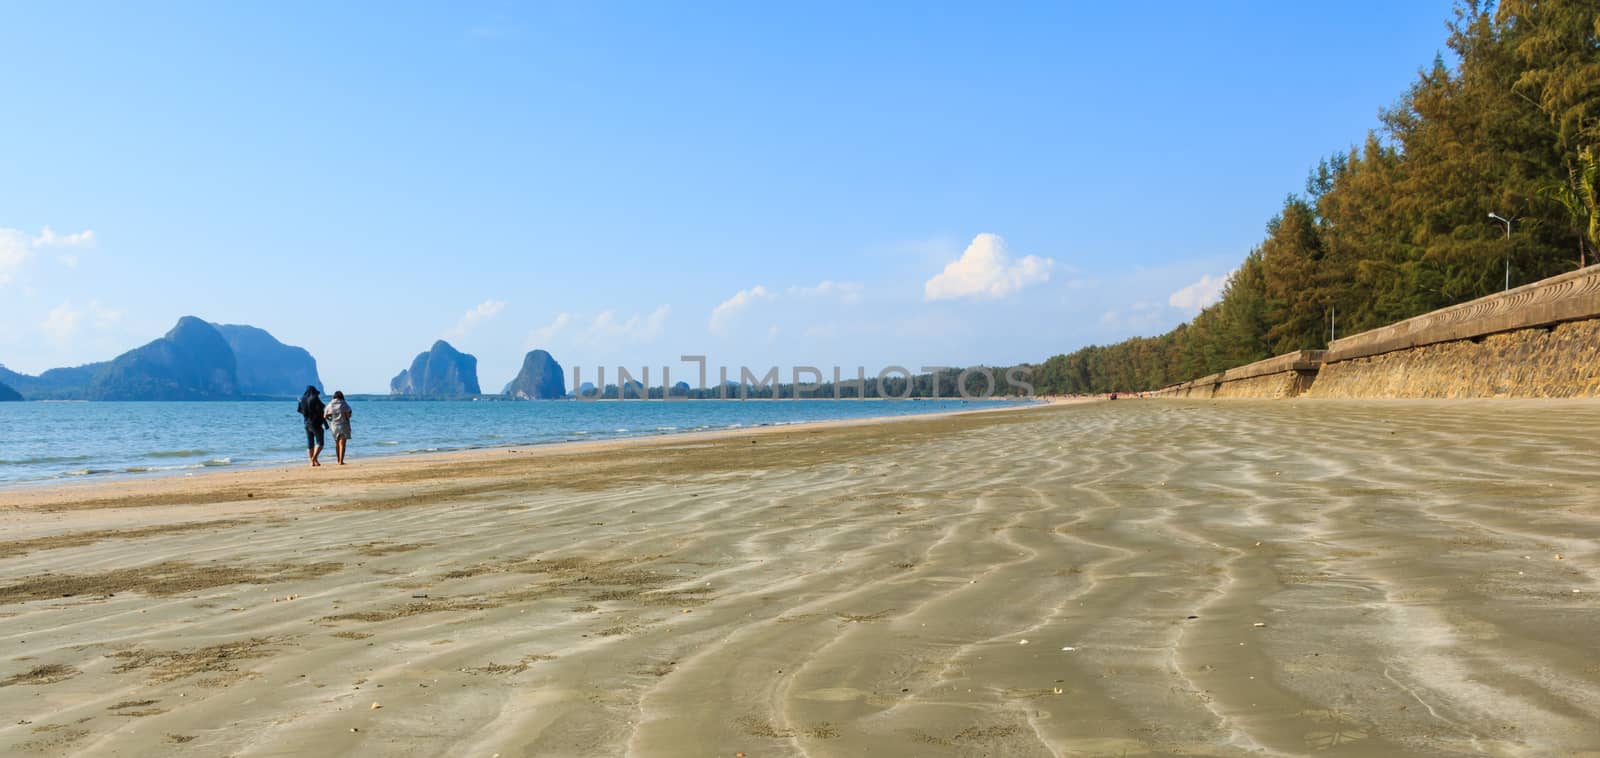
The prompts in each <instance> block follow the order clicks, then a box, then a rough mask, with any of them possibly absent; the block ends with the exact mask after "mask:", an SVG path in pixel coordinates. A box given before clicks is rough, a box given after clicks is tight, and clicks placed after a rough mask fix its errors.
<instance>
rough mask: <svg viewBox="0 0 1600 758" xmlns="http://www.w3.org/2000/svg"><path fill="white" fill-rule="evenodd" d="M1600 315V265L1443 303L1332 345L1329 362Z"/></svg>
mask: <svg viewBox="0 0 1600 758" xmlns="http://www.w3.org/2000/svg"><path fill="white" fill-rule="evenodd" d="M1597 316H1600V266H1590V267H1588V268H1582V269H1578V270H1577V271H1573V272H1571V273H1566V274H1561V275H1560V276H1553V277H1550V278H1549V279H1543V280H1540V281H1537V282H1534V283H1533V284H1525V285H1523V286H1521V287H1518V288H1516V289H1514V290H1510V291H1507V292H1501V293H1498V294H1494V295H1489V296H1488V297H1480V298H1478V299H1477V300H1473V301H1470V302H1466V303H1462V304H1460V305H1454V306H1451V307H1449V308H1441V309H1439V310H1436V311H1432V312H1430V313H1424V314H1422V315H1421V316H1417V317H1415V318H1409V319H1406V320H1405V321H1397V322H1395V323H1393V324H1390V325H1388V326H1381V327H1378V328H1377V329H1372V330H1369V331H1365V332H1362V333H1360V334H1353V335H1351V336H1349V337H1345V338H1342V339H1337V340H1334V341H1333V343H1332V344H1330V345H1328V350H1327V354H1326V355H1325V356H1324V357H1323V360H1324V361H1325V362H1327V363H1337V362H1339V361H1348V360H1351V359H1354V358H1365V357H1368V356H1372V355H1381V354H1383V353H1392V352H1394V351H1396V350H1406V349H1409V348H1414V347H1422V346H1423V345H1433V344H1437V343H1440V342H1454V341H1456V340H1466V339H1473V338H1475V337H1483V336H1486V335H1490V334H1499V333H1501V332H1510V331H1516V330H1518V329H1529V328H1532V327H1538V326H1549V325H1552V324H1559V323H1562V322H1566V321H1581V320H1585V319H1592V318H1595V317H1597Z"/></svg>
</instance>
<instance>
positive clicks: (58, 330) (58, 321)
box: [39, 300, 122, 344]
mask: <svg viewBox="0 0 1600 758" xmlns="http://www.w3.org/2000/svg"><path fill="white" fill-rule="evenodd" d="M85 317H88V321H87V323H89V324H90V325H92V326H93V327H94V328H95V329H98V330H106V329H110V328H111V327H113V326H115V325H116V324H117V322H118V321H121V320H122V311H118V310H113V309H111V308H107V307H105V306H103V305H101V304H100V301H98V300H91V301H89V305H88V306H87V309H86V310H85V309H80V308H76V307H74V306H73V305H72V301H70V300H69V301H66V302H63V303H62V304H60V305H58V306H56V307H54V308H51V309H50V312H49V313H48V314H46V315H45V319H44V322H43V323H41V324H39V327H40V328H41V329H43V330H44V332H45V334H47V335H49V336H50V338H51V339H52V340H54V341H55V342H57V343H61V344H64V343H67V342H70V341H71V340H72V338H73V337H74V336H76V335H77V334H78V331H79V329H80V328H81V327H82V326H83V325H84V323H85Z"/></svg>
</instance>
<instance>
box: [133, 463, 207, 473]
mask: <svg viewBox="0 0 1600 758" xmlns="http://www.w3.org/2000/svg"><path fill="white" fill-rule="evenodd" d="M205 466H206V464H204V463H185V464H181V465H177V466H129V467H127V468H125V469H123V470H122V473H124V474H153V473H155V472H157V471H183V470H185V469H196V468H205Z"/></svg>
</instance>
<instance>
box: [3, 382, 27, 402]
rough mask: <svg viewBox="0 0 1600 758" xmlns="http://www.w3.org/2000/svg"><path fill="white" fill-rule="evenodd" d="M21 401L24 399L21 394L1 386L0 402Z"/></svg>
mask: <svg viewBox="0 0 1600 758" xmlns="http://www.w3.org/2000/svg"><path fill="white" fill-rule="evenodd" d="M21 399H22V395H21V393H19V392H17V391H16V390H14V389H11V388H10V387H7V386H6V385H5V384H0V402H7V401H15V400H21Z"/></svg>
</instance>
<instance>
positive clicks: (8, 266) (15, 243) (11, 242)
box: [0, 228, 33, 284]
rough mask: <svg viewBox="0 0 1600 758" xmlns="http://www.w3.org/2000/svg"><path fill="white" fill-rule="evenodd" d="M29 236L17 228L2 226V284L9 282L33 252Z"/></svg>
mask: <svg viewBox="0 0 1600 758" xmlns="http://www.w3.org/2000/svg"><path fill="white" fill-rule="evenodd" d="M32 247H33V246H32V245H31V244H29V241H28V238H27V237H26V236H24V235H23V234H22V232H19V231H17V230H15V229H4V228H0V284H9V283H10V282H11V279H12V277H14V276H15V275H16V272H17V270H18V269H20V268H22V264H23V263H24V262H26V261H27V260H28V256H29V254H31V253H32Z"/></svg>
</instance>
